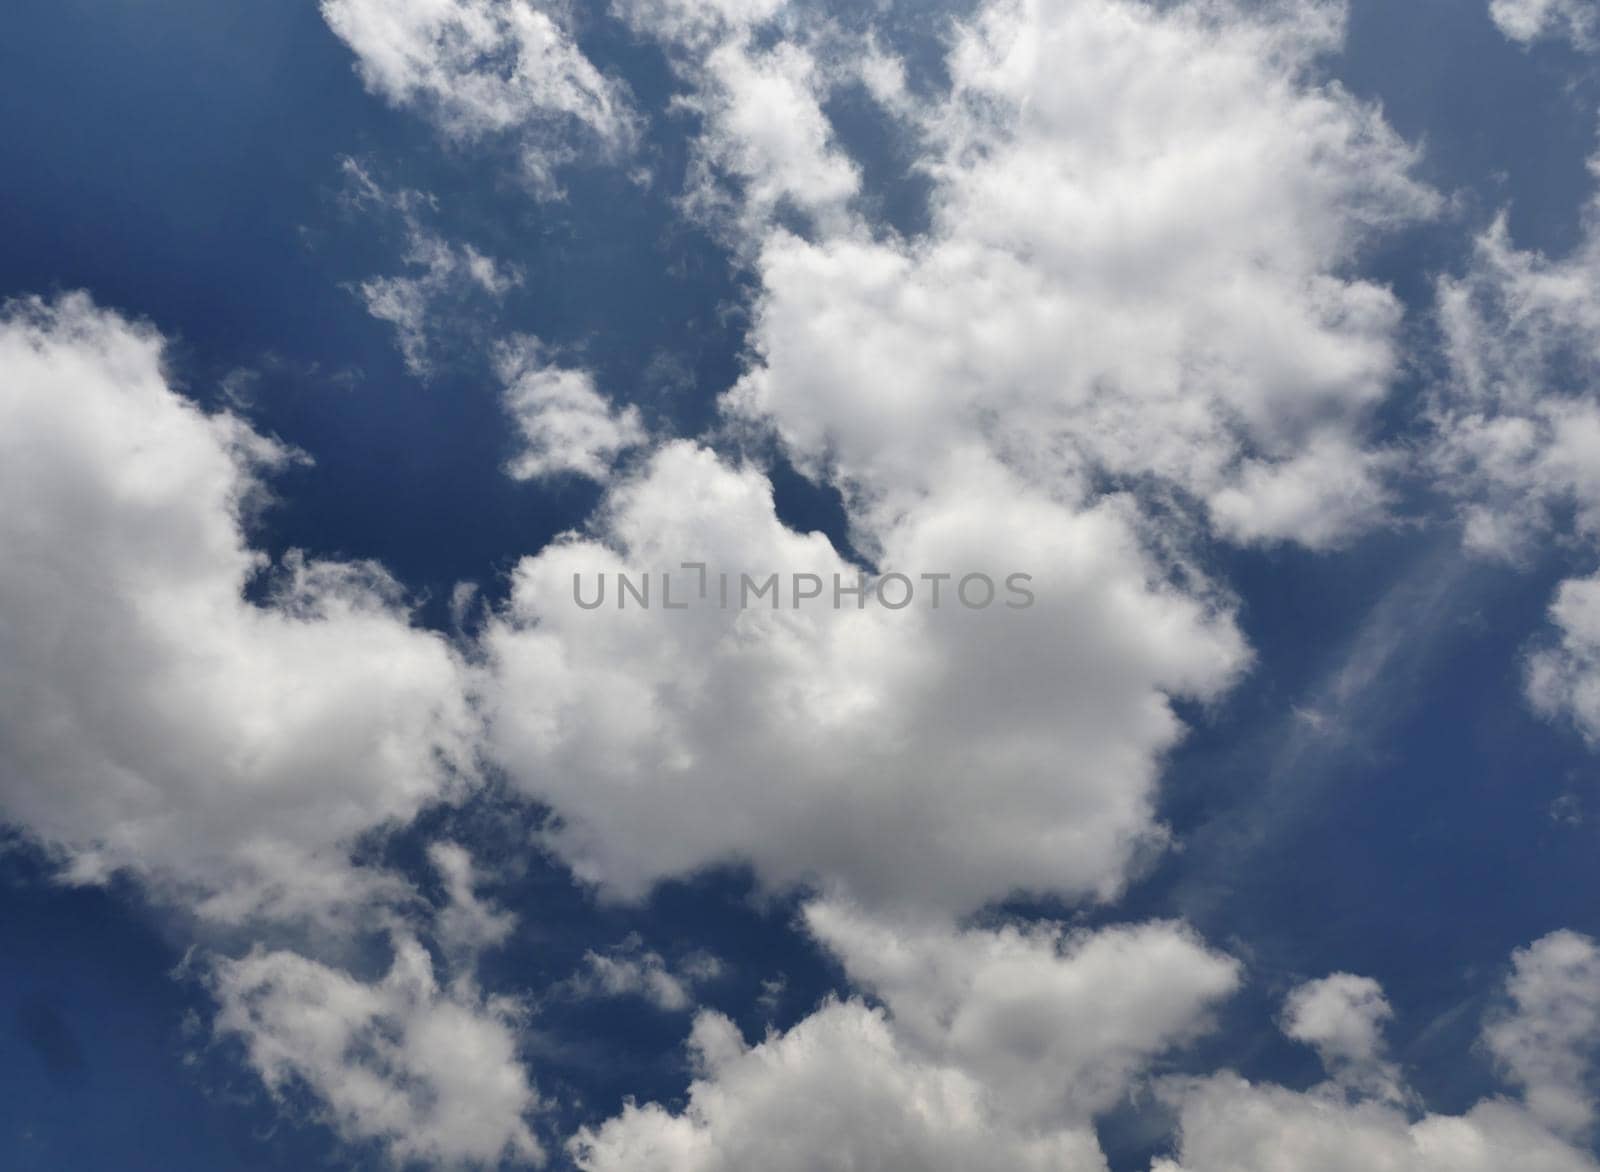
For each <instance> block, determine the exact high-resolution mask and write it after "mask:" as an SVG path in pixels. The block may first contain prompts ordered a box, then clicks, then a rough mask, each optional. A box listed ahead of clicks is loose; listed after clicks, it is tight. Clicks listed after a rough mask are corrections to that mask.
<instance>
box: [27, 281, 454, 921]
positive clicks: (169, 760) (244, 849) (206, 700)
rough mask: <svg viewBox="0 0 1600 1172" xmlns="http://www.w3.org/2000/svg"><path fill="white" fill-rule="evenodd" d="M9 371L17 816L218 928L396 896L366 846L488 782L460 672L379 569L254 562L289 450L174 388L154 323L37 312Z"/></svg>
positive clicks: (81, 858) (86, 862)
mask: <svg viewBox="0 0 1600 1172" xmlns="http://www.w3.org/2000/svg"><path fill="white" fill-rule="evenodd" d="M0 374H3V377H0V502H3V507H0V547H3V548H4V549H5V551H6V556H5V557H4V558H3V559H0V691H3V692H4V694H5V696H6V703H5V705H4V706H3V709H0V779H3V780H0V809H3V811H4V814H5V816H6V817H7V818H8V819H10V820H11V821H13V822H15V823H16V824H18V825H20V826H22V827H23V828H25V829H26V830H28V831H30V832H31V833H32V834H34V835H36V836H38V837H39V838H40V839H42V840H44V841H45V842H47V843H50V844H52V845H54V846H55V847H57V848H59V849H60V850H62V851H64V852H66V855H67V857H68V859H69V860H70V862H71V866H72V873H73V874H75V875H76V876H78V877H80V878H83V879H94V878H98V877H100V876H103V875H105V874H106V873H107V872H109V871H111V870H112V869H115V868H119V867H128V868H132V869H133V870H134V871H136V872H137V873H139V874H140V875H142V876H143V877H145V878H147V879H149V880H151V881H152V882H153V883H154V884H155V885H156V886H157V888H158V889H161V890H164V891H166V892H167V893H168V894H170V895H173V896H175V897H177V898H179V899H180V900H181V901H183V902H186V903H187V902H192V903H193V904H194V905H195V906H197V908H198V910H199V912H200V913H201V914H202V915H203V916H208V917H213V918H218V919H223V920H239V919H243V918H247V917H250V916H253V915H259V914H275V915H283V916H313V917H314V916H319V915H322V914H325V913H332V912H333V911H335V910H337V909H350V908H356V907H360V906H362V905H363V904H364V903H365V902H366V901H369V900H371V899H373V898H374V897H375V895H376V894H380V893H381V891H382V889H383V888H385V887H386V886H387V885H388V884H389V882H390V881H389V880H387V879H385V878H383V877H380V876H376V875H373V874H371V873H368V872H358V871H355V870H353V869H352V868H351V866H350V863H349V857H348V847H349V845H350V842H351V840H352V839H353V838H354V837H355V836H357V835H359V834H361V833H363V832H366V831H368V830H371V829H373V828H376V827H380V826H383V825H386V824H389V823H391V822H396V821H404V820H407V819H409V818H410V817H411V816H412V815H413V814H415V813H416V811H417V810H418V809H419V808H421V807H422V806H423V805H425V804H427V803H429V802H431V801H434V800H437V799H439V798H441V797H443V796H445V795H447V794H451V793H453V792H456V791H457V790H459V788H460V784H461V780H462V779H464V778H468V777H470V776H471V774H472V771H473V768H474V765H473V760H472V750H471V745H472V741H473V739H474V737H475V736H476V731H477V722H476V719H475V717H474V716H473V714H472V713H471V711H470V709H469V707H468V704H467V701H466V699H465V694H464V693H465V671H464V667H463V665H462V663H461V661H460V659H459V657H458V656H457V655H456V654H455V653H454V652H453V651H452V649H451V648H450V647H449V645H448V644H447V643H446V642H445V641H444V640H443V639H441V638H439V637H438V636H435V635H432V634H429V633H427V632H424V631H422V630H419V629H417V628H415V627H413V626H412V625H411V623H410V621H409V616H408V614H407V612H406V609H405V606H404V604H403V601H402V598H401V592H400V590H399V587H398V586H397V585H396V584H395V583H394V582H393V581H392V580H390V579H389V578H388V577H387V576H386V575H385V574H384V573H383V571H382V570H381V569H380V568H379V567H377V566H375V565H372V564H369V563H333V562H322V561H313V560H308V559H305V558H302V557H299V556H298V555H292V556H291V557H290V558H288V559H287V560H286V561H285V562H284V564H283V565H281V566H279V567H277V568H276V569H273V568H271V567H269V566H268V565H267V563H266V559H265V558H264V557H263V555H261V554H259V553H257V552H255V551H253V550H252V549H250V548H249V546H248V544H247V543H246V540H245V537H244V534H243V529H242V526H243V520H244V515H245V514H246V513H247V511H248V510H249V509H250V508H251V507H252V502H253V501H254V500H256V499H257V498H258V497H259V492H260V490H259V483H258V479H257V478H258V476H259V475H261V474H262V473H263V472H265V471H266V470H268V469H270V468H272V467H273V466H275V465H277V464H281V463H282V462H283V461H285V460H287V459H289V458H290V455H289V453H287V452H286V451H285V450H284V449H283V448H281V447H280V446H278V445H276V444H275V443H273V442H271V441H269V440H267V439H265V438H263V437H261V436H259V435H257V434H256V433H255V432H253V431H251V430H250V428H249V427H248V426H247V425H246V424H244V423H243V422H241V421H240V420H238V419H236V418H234V417H232V416H230V415H225V414H224V415H207V414H204V413H202V412H201V411H200V410H198V409H197V408H196V407H194V406H193V405H192V404H191V403H189V402H188V401H187V400H185V399H184V398H182V397H181V396H180V395H178V394H177V393H175V392H174V391H173V390H172V388H171V386H170V385H169V382H168V379H167V377H166V374H165V372H164V370H163V367H162V340H161V338H160V337H159V335H157V334H156V333H155V331H154V330H152V329H149V328H147V327H143V326H138V325H134V324H131V323H129V322H127V321H125V320H123V319H122V318H120V317H118V316H117V315H115V314H113V313H111V312H108V311H105V310H102V309H98V308H96V307H95V306H94V305H93V304H92V303H91V302H90V301H89V299H88V298H87V297H84V296H82V295H74V296H69V297H66V298H63V299H61V300H59V301H57V302H55V303H51V304H46V303H44V302H40V301H26V302H21V303H16V304H13V305H12V306H11V307H9V308H8V309H7V310H6V311H5V314H4V316H3V318H0ZM269 570H270V572H271V573H272V574H273V585H272V588H271V589H270V590H269V591H268V597H267V599H266V601H264V602H263V603H261V604H254V603H251V602H247V601H246V600H245V598H244V595H243V591H244V589H245V587H246V585H247V584H248V583H250V582H251V581H252V580H253V579H256V578H257V576H258V575H260V574H262V573H264V572H268V571H269Z"/></svg>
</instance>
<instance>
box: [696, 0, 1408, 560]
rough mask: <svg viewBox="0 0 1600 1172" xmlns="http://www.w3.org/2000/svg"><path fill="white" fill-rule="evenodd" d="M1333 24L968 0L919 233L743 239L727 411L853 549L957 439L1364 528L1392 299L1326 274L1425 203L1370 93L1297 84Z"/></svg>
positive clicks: (1284, 529) (1274, 11) (934, 122)
mask: <svg viewBox="0 0 1600 1172" xmlns="http://www.w3.org/2000/svg"><path fill="white" fill-rule="evenodd" d="M1341 17H1342V8H1341V7H1340V6H1339V5H1337V4H1323V3H1302V4H1294V5H1283V6H1274V7H1272V8H1270V9H1268V10H1266V11H1264V12H1263V11H1258V10H1256V9H1249V10H1246V9H1245V8H1244V7H1242V6H1241V7H1235V6H1233V5H1228V4H1204V5H1201V4H1178V5H1163V6H1154V5H1143V4H1133V3H1123V2H1120V0H1093V2H1088V3H1080V4H1073V5H1048V4H1040V3H1025V2H1015V3H1012V2H996V3H993V4H989V5H986V6H985V7H984V8H983V9H982V10H981V11H980V12H979V13H978V14H977V16H976V17H975V18H974V19H973V20H972V21H971V23H970V24H969V25H968V26H966V27H965V28H964V29H963V30H962V31H961V33H960V35H959V36H958V38H957V39H956V42H955V44H954V47H953V49H952V52H951V55H950V58H949V67H950V71H951V74H952V84H953V88H952V91H951V93H950V94H949V96H948V97H946V98H943V99H936V100H929V101H928V102H927V103H925V104H924V105H923V106H922V108H921V110H920V114H919V117H918V124H919V126H920V134H921V141H922V143H923V159H922V164H921V165H922V167H923V168H924V169H925V170H926V171H927V172H928V173H929V174H930V175H931V177H932V179H933V180H934V188H933V195H932V212H933V227H932V229H931V231H930V233H929V234H928V235H926V236H925V237H920V238H916V239H912V240H899V239H895V238H892V237H891V238H877V237H874V235H873V234H872V232H871V231H870V230H869V228H868V226H866V225H862V224H848V225H846V226H844V227H839V228H835V227H830V226H829V224H828V223H827V222H823V224H822V225H821V226H820V228H819V231H818V232H817V233H816V234H814V235H813V237H812V238H810V239H802V238H800V237H799V236H796V235H793V234H791V233H788V232H785V231H782V230H780V229H769V230H767V231H765V232H764V234H763V235H762V236H761V238H760V240H759V241H758V242H757V244H756V246H755V249H754V250H755V252H756V254H757V259H756V262H755V264H756V269H757V274H758V276H759V278H760V280H761V287H762V292H761V294H760V297H759V299H758V302H757V307H756V324H755V329H754V333H753V337H752V346H753V349H754V352H755V356H756V361H755V362H754V363H753V365H752V368H751V370H750V371H749V372H748V373H747V375H746V376H745V377H744V379H743V380H742V381H741V383H740V384H739V386H738V387H737V388H736V389H735V390H734V391H733V392H732V393H731V394H730V395H729V396H728V397H727V399H726V406H727V408H728V410H729V411H730V412H731V413H732V414H733V415H734V416H735V417H736V418H739V419H744V420H749V421H752V422H753V423H754V424H756V425H757V426H763V427H765V426H770V427H772V428H773V429H775V430H776V432H777V433H778V434H779V435H780V436H781V437H782V439H783V440H784V442H785V443H786V445H787V447H788V449H789V451H790V454H791V456H793V457H794V458H795V459H796V460H797V461H798V462H799V463H800V464H801V466H802V467H803V468H804V469H805V470H806V471H808V472H809V473H811V474H813V475H815V476H817V477H819V478H822V477H826V478H830V479H833V480H835V481H836V482H838V483H840V484H841V485H843V486H844V487H845V488H846V489H847V490H848V492H849V495H850V496H851V499H852V503H853V504H854V506H855V508H856V514H855V520H856V522H857V524H858V526H859V527H860V528H861V529H862V530H863V534H862V536H861V543H862V544H864V545H866V546H868V547H869V548H870V547H871V546H872V540H873V538H874V537H875V536H876V535H875V534H874V533H873V532H872V530H873V528H874V526H875V522H874V521H873V520H872V517H871V515H870V510H872V509H876V508H881V509H882V510H883V511H884V512H885V513H887V514H890V515H892V514H894V513H895V512H897V511H899V510H900V509H902V508H903V507H905V503H906V501H907V500H908V499H913V498H914V497H915V495H916V494H918V493H922V492H927V491H928V490H929V488H930V487H931V485H932V484H934V483H938V482H940V481H946V480H948V478H949V476H950V470H949V468H948V465H947V462H946V460H945V459H944V455H945V453H946V452H947V451H949V450H950V449H951V448H952V447H959V446H964V445H970V444H971V443H972V441H973V440H975V439H981V440H982V442H983V444H984V445H985V446H986V448H987V450H988V451H989V452H990V453H992V455H993V457H994V458H995V459H998V460H1002V461H1004V462H1005V463H1006V464H1007V465H1008V466H1009V467H1011V468H1012V469H1014V470H1015V471H1016V472H1017V473H1018V474H1019V475H1021V476H1023V477H1025V478H1026V479H1027V480H1028V481H1029V482H1031V483H1034V484H1036V485H1038V486H1040V487H1042V488H1044V487H1047V488H1048V489H1049V491H1052V492H1053V493H1056V494H1057V495H1061V496H1064V497H1067V498H1069V499H1071V498H1074V497H1077V496H1080V495H1081V494H1082V493H1084V492H1085V491H1086V488H1087V486H1088V485H1089V484H1091V483H1100V482H1102V481H1103V479H1104V478H1105V477H1107V476H1109V477H1114V478H1124V479H1126V480H1129V481H1133V482H1140V481H1142V480H1144V479H1146V478H1151V477H1155V478H1159V479H1161V480H1165V481H1167V482H1170V483H1171V484H1173V485H1175V486H1177V487H1179V488H1181V489H1182V490H1184V491H1185V492H1187V493H1190V494H1193V496H1195V497H1196V498H1198V499H1199V500H1200V501H1201V502H1202V503H1203V504H1205V505H1206V506H1208V507H1209V513H1210V515H1211V517H1212V519H1213V520H1214V521H1215V522H1216V525H1217V527H1218V529H1219V530H1220V531H1221V532H1222V533H1223V534H1224V535H1225V536H1228V537H1230V538H1233V539H1236V540H1241V541H1270V540H1296V541H1300V542H1302V543H1304V544H1308V545H1312V546H1316V547H1327V546H1332V545H1336V544H1339V543H1340V542H1343V541H1345V540H1348V539H1349V538H1350V537H1351V536H1352V535H1354V534H1356V533H1358V532H1360V531H1361V530H1362V529H1363V528H1367V527H1370V526H1371V525H1372V524H1373V523H1375V522H1376V521H1378V520H1380V519H1381V518H1382V516H1383V513H1384V505H1385V503H1386V502H1385V493H1384V491H1383V487H1382V479H1383V473H1384V471H1385V469H1386V467H1387V465H1388V463H1389V462H1390V457H1388V456H1386V455H1385V454H1383V453H1381V452H1378V451H1375V450H1371V449H1370V447H1369V444H1368V441H1367V419H1368V415H1369V413H1370V412H1371V410H1372V409H1373V407H1374V406H1375V405H1376V404H1377V403H1378V402H1380V401H1381V400H1382V398H1383V397H1384V395H1385V394H1386V392H1387V390H1388V387H1389V384H1390V382H1391V380H1392V378H1393V376H1394V374H1395V370H1396V364H1397V351H1396V337H1395V330H1396V326H1397V324H1398V321H1399V318H1400V314H1401V309H1400V305H1399V303H1398V301H1397V300H1396V299H1395V298H1394V296H1393V295H1392V294H1391V293H1390V292H1389V291H1388V290H1386V289H1383V288H1381V287H1379V286H1376V285H1374V284H1371V283H1368V282H1364V281H1361V280H1356V279H1352V278H1349V277H1347V276H1345V275H1344V274H1345V273H1346V272H1347V271H1348V268H1349V263H1350V261H1351V260H1352V259H1353V258H1354V257H1355V256H1356V255H1357V253H1358V252H1359V250H1360V248H1361V246H1362V245H1363V243H1364V242H1365V241H1366V240H1367V239H1368V238H1369V237H1370V236H1371V235H1372V234H1373V233H1374V232H1376V231H1382V230H1386V229H1389V228H1392V227H1394V226H1396V225H1398V224H1402V223H1404V222H1406V221H1408V220H1411V219H1414V218H1416V217H1420V216H1425V215H1428V214H1431V212H1432V210H1433V209H1434V207H1435V206H1436V200H1435V198H1434V196H1433V195H1432V194H1431V193H1429V192H1427V191H1426V190H1424V189H1423V188H1421V187H1420V186H1419V185H1417V184H1416V183H1415V182H1414V181H1413V180H1412V179H1411V178H1410V176H1409V169H1410V167H1411V164H1412V161H1413V155H1412V152H1411V151H1410V150H1409V148H1407V147H1406V146H1405V145H1404V144H1403V143H1401V142H1400V140H1399V139H1398V138H1397V137H1396V136H1395V135H1394V134H1393V132H1392V131H1390V130H1389V128H1388V127H1387V126H1386V125H1385V123H1384V122H1383V120H1382V117H1381V115H1380V114H1379V112H1378V111H1377V110H1376V109H1375V108H1372V107H1369V106H1365V105H1362V104H1361V103H1359V102H1357V101H1355V100H1354V99H1352V98H1351V97H1350V96H1349V95H1348V94H1347V93H1345V92H1344V91H1343V90H1341V89H1340V88H1338V87H1337V86H1334V85H1328V84H1319V83H1318V82H1317V81H1316V79H1315V62H1316V59H1317V57H1318V56H1319V55H1321V54H1322V53H1324V52H1326V51H1328V50H1330V49H1332V48H1335V47H1336V46H1337V44H1338V40H1339V35H1340V29H1341ZM708 133H709V134H711V135H712V136H713V137H714V136H715V133H716V132H715V131H710V132H708Z"/></svg>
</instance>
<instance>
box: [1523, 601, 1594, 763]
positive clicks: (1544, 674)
mask: <svg viewBox="0 0 1600 1172" xmlns="http://www.w3.org/2000/svg"><path fill="white" fill-rule="evenodd" d="M1550 619H1551V621H1552V622H1553V623H1554V624H1555V626H1556V629H1557V631H1558V632H1559V636H1558V639H1557V641H1556V642H1555V643H1554V645H1553V646H1548V647H1544V648H1542V649H1540V650H1538V651H1535V652H1534V653H1533V654H1532V655H1530V656H1529V657H1528V673H1527V685H1528V698H1529V699H1530V700H1531V701H1532V702H1533V706H1534V708H1535V709H1536V710H1537V711H1539V712H1541V713H1543V714H1544V715H1546V716H1550V717H1558V716H1567V717H1570V718H1571V719H1572V721H1573V723H1574V724H1576V725H1577V727H1578V729H1579V731H1581V732H1582V733H1583V735H1584V736H1585V737H1587V738H1588V740H1589V742H1590V743H1591V744H1595V743H1600V575H1595V576H1592V577H1589V578H1574V579H1570V580H1568V581H1566V582H1563V583H1562V584H1561V587H1560V589H1559V590H1558V591H1557V593H1556V599H1555V602H1553V603H1552V604H1551V606H1550Z"/></svg>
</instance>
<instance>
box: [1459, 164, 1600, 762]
mask: <svg viewBox="0 0 1600 1172" xmlns="http://www.w3.org/2000/svg"><path fill="white" fill-rule="evenodd" d="M1591 169H1600V163H1593V162H1592V163H1591ZM1438 317H1439V323H1440V327H1441V330H1442V332H1443V335H1444V340H1445V352H1446V357H1447V358H1448V361H1449V377H1448V380H1447V382H1446V383H1445V384H1444V385H1443V386H1442V387H1440V388H1439V390H1438V391H1437V392H1436V394H1435V398H1434V403H1433V406H1432V413H1433V419H1434V425H1435V428H1436V440H1435V444H1434V451H1433V455H1432V461H1433V465H1434V468H1435V470H1436V472H1437V475H1438V477H1439V481H1440V483H1441V485H1442V486H1443V487H1444V488H1445V489H1446V491H1448V492H1450V493H1452V494H1453V495H1454V496H1455V497H1456V498H1457V499H1458V500H1459V502H1460V504H1461V512H1462V524H1463V534H1464V541H1465V543H1466V545H1467V548H1468V549H1470V550H1472V551H1473V552H1475V553H1477V554H1480V555H1482V556H1486V557H1491V558H1497V559H1500V560H1503V561H1511V562H1518V561H1524V560H1528V559H1529V558H1531V556H1532V555H1533V553H1534V552H1535V551H1537V550H1538V549H1539V547H1540V544H1541V542H1543V541H1547V540H1548V539H1549V538H1550V537H1551V535H1552V534H1557V535H1560V536H1565V531H1566V530H1567V529H1568V528H1569V527H1570V530H1571V533H1572V535H1573V536H1576V537H1577V538H1578V539H1579V542H1580V543H1581V544H1582V546H1583V547H1585V548H1587V549H1588V550H1590V551H1591V552H1592V551H1594V550H1596V549H1597V548H1600V394H1597V388H1600V359H1597V355H1600V199H1597V200H1593V201H1591V204H1590V206H1589V207H1588V208H1587V209H1586V213H1585V224H1584V235H1583V239H1582V240H1581V242H1580V243H1579V245H1578V247H1577V248H1575V249H1574V250H1573V252H1572V253H1571V254H1570V255H1568V256H1566V257H1562V258H1559V259H1551V258H1549V257H1545V256H1542V255H1540V254H1538V253H1534V252H1528V251H1524V250H1521V249H1518V248H1517V247H1516V246H1515V245H1514V244H1513V243H1512V241H1511V238H1510V232H1509V229H1508V226H1507V221H1506V217H1505V216H1504V215H1501V216H1500V217H1499V218H1498V219H1497V220H1496V221H1495V222H1494V224H1493V225H1492V226H1491V227H1490V228H1489V229H1488V230H1487V231H1486V232H1485V233H1484V234H1483V235H1482V236H1480V237H1479V239H1478V241H1477V246H1476V248H1475V250H1474V253H1473V259H1472V262H1471V264H1470V266H1469V267H1468V269H1467V270H1466V272H1464V273H1463V274H1461V275H1460V276H1457V277H1446V278H1444V279H1442V280H1441V281H1440V282H1439V286H1438ZM1596 581H1597V579H1596V578H1594V577H1590V578H1574V579H1570V580H1568V581H1566V582H1564V583H1563V584H1562V586H1561V587H1560V589H1559V591H1558V593H1557V596H1556V600H1555V602H1554V604H1553V605H1552V606H1551V618H1552V620H1553V621H1554V623H1555V625H1556V627H1557V630H1558V633H1559V634H1558V640H1557V641H1556V642H1555V643H1554V644H1553V645H1552V646H1549V647H1547V648H1544V649H1543V650H1540V651H1537V652H1536V653H1535V654H1534V655H1533V656H1532V657H1531V658H1530V660H1529V663H1528V679H1527V684H1528V694H1529V697H1530V699H1531V701H1532V702H1533V704H1534V706H1535V707H1536V708H1537V709H1538V710H1539V711H1540V712H1542V713H1544V714H1545V715H1547V716H1551V717H1556V716H1568V717H1570V718H1571V719H1572V720H1573V722H1574V723H1575V724H1576V725H1577V727H1578V728H1579V730H1580V731H1582V732H1583V733H1584V735H1585V736H1587V737H1588V738H1589V739H1590V740H1595V739H1600V666H1597V664H1600V660H1597V648H1600V618H1597V617H1596V611H1597V609H1600V608H1597V605H1596V603H1595V601H1594V599H1595V592H1596V589H1597V586H1596Z"/></svg>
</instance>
